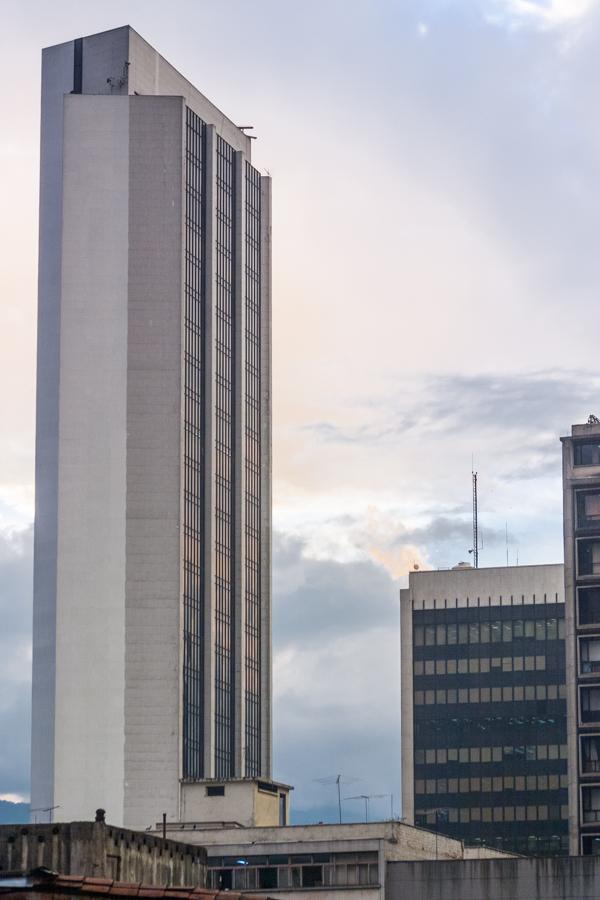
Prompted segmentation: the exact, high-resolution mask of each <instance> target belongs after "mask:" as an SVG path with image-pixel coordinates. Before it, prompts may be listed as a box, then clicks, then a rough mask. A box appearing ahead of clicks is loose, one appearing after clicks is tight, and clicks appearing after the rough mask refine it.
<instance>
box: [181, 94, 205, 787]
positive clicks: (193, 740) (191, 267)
mask: <svg viewBox="0 0 600 900" xmlns="http://www.w3.org/2000/svg"><path fill="white" fill-rule="evenodd" d="M186 122H187V130H186V194H185V204H186V210H185V225H186V228H185V291H184V296H185V300H184V302H185V308H184V347H185V351H184V529H183V530H184V536H185V540H184V542H183V543H184V549H183V553H184V559H183V565H184V586H183V605H184V659H183V672H184V686H183V689H184V710H183V770H184V775H185V777H195V778H200V777H202V774H203V758H202V757H203V693H202V684H203V640H202V635H203V628H204V623H203V599H202V588H203V584H202V579H201V560H202V542H201V527H202V523H201V510H202V508H203V503H202V496H203V481H202V471H201V441H202V361H201V339H202V299H201V298H202V237H203V232H202V215H203V209H202V203H203V185H202V182H203V172H202V147H203V137H204V124H203V122H202V121H201V120H200V119H199V118H198V117H197V116H196V115H195V114H194V113H192V111H191V110H189V109H188V110H187V112H186Z"/></svg>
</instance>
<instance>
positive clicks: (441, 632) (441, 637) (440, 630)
mask: <svg viewBox="0 0 600 900" xmlns="http://www.w3.org/2000/svg"><path fill="white" fill-rule="evenodd" d="M435 642H436V644H437V645H438V647H444V646H445V644H446V626H445V625H438V626H437V627H436V634H435Z"/></svg>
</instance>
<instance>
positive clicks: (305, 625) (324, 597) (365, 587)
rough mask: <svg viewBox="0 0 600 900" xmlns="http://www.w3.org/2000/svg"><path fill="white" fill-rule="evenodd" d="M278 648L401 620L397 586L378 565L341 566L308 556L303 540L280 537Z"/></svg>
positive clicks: (315, 643)
mask: <svg viewBox="0 0 600 900" xmlns="http://www.w3.org/2000/svg"><path fill="white" fill-rule="evenodd" d="M273 593H274V603H273V634H274V644H275V646H277V647H279V648H283V647H285V646H286V645H296V644H299V643H301V644H302V645H303V646H321V645H323V644H327V643H328V642H331V641H332V640H335V639H338V638H340V637H342V636H344V635H347V634H350V633H356V632H357V631H360V630H361V629H364V628H372V627H379V626H393V625H394V623H395V622H397V615H398V613H397V609H398V593H397V586H396V584H395V582H394V581H393V579H392V578H391V577H390V576H389V575H388V573H387V572H386V570H385V569H384V568H383V567H381V566H379V565H376V564H375V563H372V562H368V561H365V562H351V563H346V564H344V563H338V562H334V561H332V560H316V559H311V558H307V557H305V556H304V555H303V544H302V542H301V541H298V540H295V539H294V538H289V537H286V536H283V535H276V536H275V540H274V554H273Z"/></svg>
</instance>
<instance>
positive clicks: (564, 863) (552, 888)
mask: <svg viewBox="0 0 600 900" xmlns="http://www.w3.org/2000/svg"><path fill="white" fill-rule="evenodd" d="M599 882H600V860H596V859H589V858H588V859H586V858H584V857H562V858H558V859H490V860H468V861H467V860H465V861H463V862H392V863H389V864H388V868H387V898H388V900H401V898H404V897H411V898H412V900H591V898H593V897H597V896H598V883H599Z"/></svg>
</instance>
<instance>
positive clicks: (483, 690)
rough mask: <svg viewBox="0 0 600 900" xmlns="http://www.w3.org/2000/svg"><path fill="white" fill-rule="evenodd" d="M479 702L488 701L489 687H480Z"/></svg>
mask: <svg viewBox="0 0 600 900" xmlns="http://www.w3.org/2000/svg"><path fill="white" fill-rule="evenodd" d="M480 694H481V703H489V702H490V689H489V688H481V691H480Z"/></svg>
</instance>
